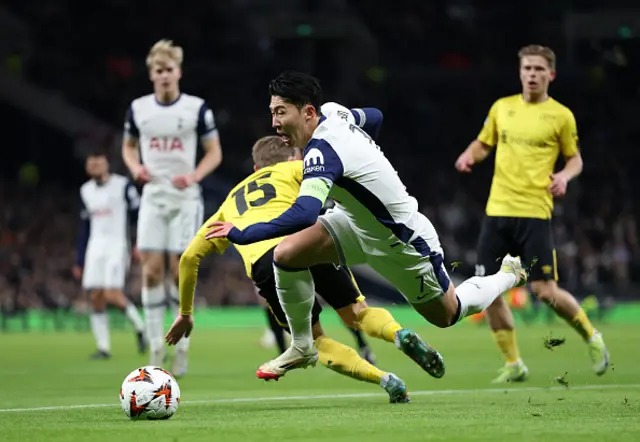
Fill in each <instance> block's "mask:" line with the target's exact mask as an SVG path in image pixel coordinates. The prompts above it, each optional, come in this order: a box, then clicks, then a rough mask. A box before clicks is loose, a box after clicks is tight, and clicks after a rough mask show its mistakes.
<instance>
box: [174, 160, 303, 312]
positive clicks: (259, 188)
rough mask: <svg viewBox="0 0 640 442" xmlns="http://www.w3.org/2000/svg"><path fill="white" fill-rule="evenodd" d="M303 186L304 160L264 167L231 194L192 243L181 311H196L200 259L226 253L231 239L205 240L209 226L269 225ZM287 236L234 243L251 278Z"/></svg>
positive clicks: (183, 262)
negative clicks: (257, 265)
mask: <svg viewBox="0 0 640 442" xmlns="http://www.w3.org/2000/svg"><path fill="white" fill-rule="evenodd" d="M301 183H302V161H299V160H296V161H286V162H282V163H276V164H274V165H272V166H267V167H263V168H262V169H260V170H258V171H257V172H254V173H253V174H251V175H249V176H248V177H247V178H245V179H244V180H243V181H242V182H240V184H238V185H237V186H236V187H234V188H233V189H232V190H231V192H229V194H228V195H227V198H226V199H225V200H224V202H223V203H222V205H221V206H220V209H219V210H218V211H217V212H216V213H215V214H214V215H213V216H212V217H211V218H209V219H208V220H207V221H206V222H205V223H204V224H203V225H202V227H200V229H199V230H198V233H196V236H195V237H194V238H193V239H192V240H191V243H190V244H189V247H187V250H185V252H184V253H183V254H182V257H181V259H180V281H179V285H180V312H181V313H182V314H191V313H192V312H193V297H194V294H195V289H196V282H197V279H198V267H199V266H200V260H201V259H202V258H203V257H205V256H207V255H209V254H210V253H212V252H217V253H220V254H222V253H224V251H225V250H226V249H227V247H229V244H231V243H230V242H229V240H228V239H226V238H215V239H212V240H207V239H205V235H206V233H207V231H209V230H210V229H209V228H208V227H207V225H208V224H210V223H212V222H214V221H226V222H230V223H232V224H233V225H234V226H235V227H237V228H238V229H241V230H242V229H244V228H245V227H248V226H250V225H253V224H256V223H266V222H269V221H271V220H272V219H274V218H277V217H278V216H280V215H281V214H282V213H283V212H285V211H286V210H288V209H289V208H290V207H291V206H292V205H293V203H295V201H296V198H297V197H298V192H299V191H300V184H301ZM283 238H284V237H280V238H273V239H269V240H266V241H262V242H257V243H253V244H247V245H237V244H234V246H235V247H236V249H237V250H238V252H239V253H240V256H241V257H242V260H243V261H244V265H245V269H246V272H247V275H248V276H249V277H250V278H251V276H252V275H251V269H252V266H253V264H254V263H255V262H256V261H258V260H259V259H260V258H261V257H262V256H264V255H265V254H266V253H267V252H268V251H270V250H271V249H272V248H274V247H275V246H276V245H278V243H279V242H280V241H282V239H283Z"/></svg>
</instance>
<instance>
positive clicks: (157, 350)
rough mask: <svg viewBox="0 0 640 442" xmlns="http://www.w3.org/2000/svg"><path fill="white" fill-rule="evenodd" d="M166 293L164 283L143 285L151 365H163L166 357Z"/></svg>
mask: <svg viewBox="0 0 640 442" xmlns="http://www.w3.org/2000/svg"><path fill="white" fill-rule="evenodd" d="M165 303H166V299H165V293H164V287H163V286H162V284H159V285H157V286H155V287H142V308H143V310H144V322H145V326H146V328H147V340H148V341H149V356H150V362H149V364H150V365H156V366H162V362H163V361H162V360H163V359H164V312H165Z"/></svg>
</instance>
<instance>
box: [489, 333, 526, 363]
mask: <svg viewBox="0 0 640 442" xmlns="http://www.w3.org/2000/svg"><path fill="white" fill-rule="evenodd" d="M493 339H495V341H496V344H498V348H499V349H500V352H502V356H504V359H505V360H506V361H507V364H514V363H516V362H518V361H519V360H520V350H519V349H518V343H517V341H516V331H515V330H496V331H494V332H493Z"/></svg>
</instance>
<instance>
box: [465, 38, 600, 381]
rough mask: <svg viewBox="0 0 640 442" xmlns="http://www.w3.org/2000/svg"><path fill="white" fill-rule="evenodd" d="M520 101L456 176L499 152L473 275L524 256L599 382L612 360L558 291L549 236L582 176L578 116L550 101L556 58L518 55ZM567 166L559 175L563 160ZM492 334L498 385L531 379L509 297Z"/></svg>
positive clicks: (501, 113) (546, 52)
mask: <svg viewBox="0 0 640 442" xmlns="http://www.w3.org/2000/svg"><path fill="white" fill-rule="evenodd" d="M518 57H519V58H520V81H521V82H522V94H518V95H513V96H510V97H504V98H500V99H499V100H497V101H496V102H495V103H494V104H493V106H492V107H491V110H490V111H489V116H488V117H487V119H486V121H485V123H484V127H483V128H482V130H481V131H480V134H479V135H478V138H477V139H476V140H474V141H473V142H472V143H471V144H470V145H469V147H467V149H466V150H465V151H464V152H463V153H462V154H461V155H460V157H459V158H458V160H457V161H456V168H457V169H458V171H460V172H470V171H471V168H472V166H474V165H475V164H477V163H479V162H481V161H482V160H484V159H485V158H487V156H488V155H489V154H490V153H491V151H492V149H493V148H494V147H495V150H496V159H495V171H494V175H493V182H492V184H491V192H490V194H489V200H488V202H487V207H486V216H485V218H484V221H483V224H482V229H481V232H480V238H479V241H478V262H477V264H476V275H478V276H483V275H485V274H491V273H494V272H495V271H496V270H497V268H498V266H499V265H500V264H499V262H500V261H499V259H498V258H501V257H503V256H504V255H506V254H507V253H508V254H511V255H513V256H520V257H521V259H522V262H523V264H525V265H527V266H528V267H529V270H530V274H529V282H530V284H531V289H532V291H533V292H534V294H535V295H536V296H538V298H540V299H541V300H542V301H544V302H545V303H546V304H547V305H549V306H550V307H551V308H552V309H553V310H555V312H556V313H557V314H558V315H559V316H560V317H562V318H563V319H564V320H566V321H567V322H568V323H569V325H571V327H573V328H574V329H575V330H576V332H578V334H579V335H580V336H581V337H582V338H583V339H584V341H585V342H586V343H587V344H588V346H589V353H590V357H591V360H592V362H593V369H594V371H595V372H596V373H597V374H598V375H602V374H604V373H605V371H606V370H607V367H608V366H609V354H608V352H607V348H606V347H605V344H604V341H603V339H602V335H601V334H600V333H599V332H598V331H596V330H595V329H594V328H593V326H592V325H591V322H590V321H589V319H588V318H587V316H586V314H585V313H584V311H583V310H582V309H581V308H580V305H579V304H578V302H577V301H576V299H575V298H574V297H573V295H571V294H570V293H569V292H567V291H566V290H563V289H561V288H560V287H558V284H557V282H556V281H557V279H558V274H557V268H556V251H555V247H554V243H553V235H552V232H551V213H552V211H553V197H562V196H564V194H565V192H566V190H567V183H568V182H569V181H571V180H572V179H573V178H575V177H576V176H578V175H579V174H580V172H581V171H582V157H581V155H580V151H579V148H578V131H577V127H576V121H575V118H574V116H573V113H572V112H571V110H569V108H567V107H565V106H563V105H562V104H560V103H559V102H557V101H556V100H554V99H553V98H551V97H550V96H549V93H548V90H549V83H550V82H551V81H553V79H554V78H555V76H556V70H555V67H556V57H555V54H554V53H553V51H552V50H551V49H549V48H547V47H544V46H537V45H531V46H526V47H524V48H522V49H521V50H520V52H519V53H518ZM559 154H562V156H563V157H564V160H565V166H564V168H563V169H562V170H560V171H559V172H554V166H555V163H556V160H557V158H558V155H559ZM486 317H487V321H488V323H489V326H490V327H491V329H492V330H493V333H494V338H495V340H496V343H497V344H498V347H499V348H500V351H501V352H502V354H503V355H504V357H505V359H506V365H505V367H503V368H502V369H501V370H500V375H499V376H498V377H497V378H496V379H495V380H494V382H513V381H523V380H525V379H526V377H527V374H528V370H527V367H526V366H525V365H524V363H523V362H522V359H520V355H519V351H518V345H517V342H516V337H515V327H514V320H513V314H512V313H511V310H510V309H509V306H508V305H507V303H506V300H505V299H504V297H498V298H497V299H496V300H495V301H494V302H493V304H492V305H491V306H490V307H489V308H488V309H487V310H486Z"/></svg>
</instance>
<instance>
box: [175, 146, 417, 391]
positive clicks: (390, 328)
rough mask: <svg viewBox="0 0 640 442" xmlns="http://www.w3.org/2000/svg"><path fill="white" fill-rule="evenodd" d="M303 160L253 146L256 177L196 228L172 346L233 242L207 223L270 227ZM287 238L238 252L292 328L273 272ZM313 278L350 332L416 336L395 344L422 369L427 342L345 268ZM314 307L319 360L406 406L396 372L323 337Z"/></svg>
mask: <svg viewBox="0 0 640 442" xmlns="http://www.w3.org/2000/svg"><path fill="white" fill-rule="evenodd" d="M299 158H300V155H299V151H298V150H297V149H296V148H293V147H289V146H287V145H286V144H285V143H284V142H283V141H282V139H281V138H280V137H277V136H271V137H265V138H262V139H260V140H259V141H258V142H257V143H256V144H255V146H254V147H253V160H254V163H255V170H256V172H255V173H254V174H252V175H251V176H249V177H248V178H246V179H245V180H244V181H242V182H241V183H240V184H238V185H237V186H236V187H235V188H234V189H233V190H232V191H231V192H230V193H229V195H228V197H227V199H226V200H225V202H224V203H223V204H222V206H221V207H220V210H219V211H218V212H217V213H216V214H215V215H213V216H212V217H211V218H210V219H209V220H208V221H207V222H206V223H205V224H204V226H203V227H202V228H201V229H200V230H199V232H198V233H197V234H196V236H195V237H194V238H193V240H192V241H191V244H190V245H189V247H188V248H187V250H186V252H185V253H184V254H183V255H182V257H181V259H180V285H179V291H180V313H181V314H180V315H179V316H178V318H176V321H175V322H174V324H173V326H172V327H171V329H170V330H169V332H168V333H167V336H166V341H167V343H169V344H170V345H173V344H175V343H177V342H178V341H179V340H180V339H181V338H182V337H183V336H188V335H189V334H190V333H191V329H192V327H193V318H192V313H193V298H194V293H195V288H196V281H197V273H198V267H199V265H200V261H201V259H202V258H203V257H205V256H207V255H209V254H211V253H212V252H216V253H223V252H224V251H225V249H226V248H227V247H228V246H229V244H230V243H229V241H228V240H226V239H222V238H218V239H214V240H207V239H205V238H204V236H205V233H206V232H207V230H208V228H207V227H206V225H207V224H210V223H211V222H212V221H215V220H233V222H234V224H235V225H237V226H241V227H246V226H249V225H252V224H255V223H258V222H268V221H270V220H272V219H273V218H276V217H278V216H279V215H280V214H282V213H283V212H285V211H286V210H287V209H289V208H290V207H291V205H293V203H294V201H295V200H296V197H297V196H298V192H299V188H300V183H301V182H302V162H301V161H299ZM282 239H283V238H275V239H271V240H268V241H262V242H258V243H254V244H250V245H245V246H238V245H235V247H236V249H237V250H238V252H239V253H240V255H241V256H242V259H243V261H244V263H245V266H246V271H247V275H248V276H249V277H250V278H251V279H252V280H253V281H254V283H255V285H256V286H257V287H258V289H259V293H260V295H261V296H263V297H264V298H265V299H266V301H267V303H268V304H269V306H270V308H271V310H272V312H273V314H274V316H275V317H276V318H277V319H278V322H279V323H280V324H281V325H282V326H283V327H287V319H286V315H285V314H284V311H283V310H282V308H281V306H280V302H279V300H278V295H277V291H276V281H275V276H274V273H273V250H274V248H275V246H276V245H277V244H278V243H279V242H280V241H281V240H282ZM311 272H312V274H313V278H314V281H315V284H316V292H317V293H318V294H319V295H320V296H322V297H323V298H324V299H325V300H326V301H327V302H328V303H329V304H330V305H331V306H332V307H333V308H334V309H335V310H336V311H337V313H338V314H339V315H340V317H341V318H342V319H343V321H344V322H345V324H346V325H347V326H350V327H352V328H357V329H360V330H362V331H364V332H365V333H366V334H368V335H369V336H372V337H375V338H379V339H383V340H385V341H387V342H396V341H397V340H398V335H399V334H400V336H405V335H406V334H411V335H412V336H415V341H414V342H415V343H417V344H418V345H416V346H412V347H411V348H403V347H402V346H401V345H399V344H396V345H398V346H399V347H400V348H401V350H403V351H404V352H405V353H406V354H407V355H408V356H410V357H411V358H412V359H414V360H415V361H416V362H418V364H421V363H422V361H421V357H422V354H423V353H425V352H426V344H424V342H423V341H422V340H421V339H420V338H419V337H418V336H417V334H415V333H414V332H412V331H410V330H407V329H403V328H402V327H401V326H400V325H399V324H398V323H397V322H396V321H395V320H394V319H393V317H392V316H391V314H390V313H389V312H388V311H387V310H385V309H381V308H373V307H368V306H367V303H366V302H365V301H364V297H363V296H362V294H361V293H360V291H359V290H358V287H357V285H356V284H355V280H354V278H353V275H352V274H351V272H350V271H349V270H348V269H346V268H341V269H337V268H335V267H334V266H333V265H332V264H326V265H319V266H315V267H312V268H311ZM312 302H314V305H313V312H312V316H313V338H314V340H315V345H316V346H317V349H318V353H319V359H320V362H321V363H322V364H324V365H326V366H327V367H328V368H331V369H332V370H335V371H337V372H339V373H341V374H344V375H347V376H350V377H352V378H355V379H359V380H362V381H366V382H371V383H376V384H379V385H380V386H382V387H383V388H384V389H385V390H386V391H387V392H388V393H389V398H390V401H391V402H408V401H409V398H408V395H407V392H406V387H405V385H404V383H403V382H402V380H400V379H399V378H398V377H397V376H395V375H394V374H392V373H387V372H383V371H380V370H379V369H377V368H376V367H374V366H373V365H371V364H370V363H369V362H367V361H366V360H364V359H363V358H361V357H360V356H359V355H358V353H357V352H356V351H354V350H353V349H351V348H349V347H347V346H346V345H343V344H341V343H339V342H337V341H334V340H332V339H330V338H329V337H327V336H326V335H325V334H324V332H323V330H322V327H321V325H320V322H319V315H320V312H321V306H320V304H319V303H318V301H317V300H315V299H314V300H313V301H312ZM294 363H295V362H294ZM291 368H292V367H291V366H289V367H283V368H282V372H281V373H276V374H273V375H272V376H268V377H265V376H260V373H258V375H259V377H262V378H264V379H278V378H279V377H280V376H282V375H284V373H286V371H287V370H289V369H291Z"/></svg>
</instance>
